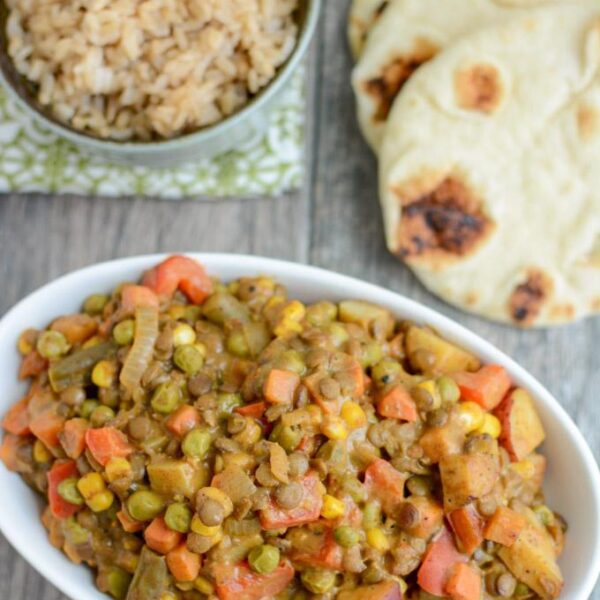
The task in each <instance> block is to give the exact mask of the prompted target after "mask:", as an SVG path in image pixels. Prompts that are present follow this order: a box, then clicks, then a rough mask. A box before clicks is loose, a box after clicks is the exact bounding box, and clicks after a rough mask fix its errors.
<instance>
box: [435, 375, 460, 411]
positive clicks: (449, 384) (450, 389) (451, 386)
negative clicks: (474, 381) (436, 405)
mask: <svg viewBox="0 0 600 600" xmlns="http://www.w3.org/2000/svg"><path fill="white" fill-rule="evenodd" d="M437 387H438V391H439V392H440V396H441V398H442V402H443V403H444V404H456V402H458V401H459V399H460V389H459V387H458V385H457V384H456V382H455V381H454V379H452V378H451V377H448V376H447V375H444V376H443V377H440V378H439V379H438V380H437Z"/></svg>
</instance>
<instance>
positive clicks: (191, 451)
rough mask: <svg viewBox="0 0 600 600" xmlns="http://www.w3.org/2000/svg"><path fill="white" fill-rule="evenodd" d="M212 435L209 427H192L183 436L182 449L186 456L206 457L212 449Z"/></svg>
mask: <svg viewBox="0 0 600 600" xmlns="http://www.w3.org/2000/svg"><path fill="white" fill-rule="evenodd" d="M211 437H212V436H211V435H210V431H208V430H207V429H202V428H197V429H192V431H190V432H188V433H187V434H186V436H185V437H184V438H183V442H181V450H182V452H183V453H184V454H185V455H186V456H191V457H195V458H204V457H205V456H206V453H207V452H208V450H209V449H210V444H211Z"/></svg>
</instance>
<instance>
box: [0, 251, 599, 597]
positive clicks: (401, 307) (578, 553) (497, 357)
mask: <svg viewBox="0 0 600 600" xmlns="http://www.w3.org/2000/svg"><path fill="white" fill-rule="evenodd" d="M188 255H189V256H192V257H193V258H196V259H197V260H199V261H201V262H202V263H203V264H204V265H205V266H206V267H207V270H208V272H209V273H210V274H212V275H217V276H219V277H221V278H222V279H223V280H229V279H233V278H236V277H241V276H251V275H256V274H268V275H272V276H273V277H275V278H276V279H277V280H278V281H280V282H282V283H283V284H285V285H286V286H287V287H288V290H289V292H290V295H292V296H296V297H298V298H301V299H303V300H305V301H308V302H310V301H314V300H318V299H324V298H327V299H331V300H341V299H345V298H356V299H363V300H368V301H370V302H375V303H377V304H381V305H383V306H386V307H387V308H389V309H390V310H391V311H392V312H393V313H394V314H395V315H397V316H399V317H403V318H406V319H410V320H412V321H416V322H418V323H424V324H427V325H430V326H432V327H434V328H435V329H436V330H438V331H439V332H440V333H441V334H443V335H444V336H445V337H446V338H448V339H449V340H451V341H454V342H456V343H458V344H460V345H461V346H463V347H465V348H466V349H468V350H470V351H471V352H474V353H475V354H477V355H478V356H479V357H480V358H481V359H482V360H483V361H485V362H494V363H498V364H501V365H504V366H505V367H506V368H507V369H508V371H509V372H510V374H511V377H512V378H513V380H514V381H515V382H516V383H517V384H518V385H520V386H523V387H525V388H526V389H528V390H529V391H530V392H531V394H532V395H533V397H534V398H535V400H536V404H537V408H538V410H539V413H540V416H541V418H542V421H543V423H544V427H545V429H546V434H547V439H546V442H545V444H544V446H543V453H544V454H545V455H546V457H547V458H548V470H547V475H546V481H545V485H544V489H545V491H546V495H547V498H548V503H549V505H550V506H551V507H552V508H553V509H554V510H557V511H558V512H560V513H561V514H562V515H563V516H564V517H565V519H566V520H567V522H568V524H569V531H568V533H567V541H566V546H565V551H564V553H563V555H562V557H561V559H560V565H561V568H562V570H563V574H564V576H565V587H564V590H563V593H562V594H561V596H560V598H561V600H587V599H588V598H589V597H590V595H591V593H592V589H593V587H594V584H595V582H596V579H597V577H598V574H599V572H600V473H599V471H598V466H597V464H596V462H595V460H594V457H593V456H592V453H591V451H590V449H589V447H588V446H587V444H586V442H585V441H584V439H583V437H582V435H581V433H580V432H579V430H578V429H577V427H576V426H575V424H574V423H573V421H572V420H571V419H570V417H569V416H568V415H567V413H566V412H565V411H564V410H563V408H562V407H561V406H560V404H559V403H558V401H557V400H556V399H554V398H553V397H552V396H551V395H550V393H549V392H548V391H547V390H546V389H545V388H544V387H543V386H542V385H541V384H540V383H539V382H538V381H536V379H534V378H533V377H532V376H531V375H529V374H528V373H527V372H526V371H525V370H524V369H523V368H522V367H520V366H519V365H518V364H516V363H515V362H514V361H513V360H511V359H510V358H508V357H507V356H506V355H505V354H503V353H502V352H500V351H499V350H498V349H496V348H495V347H494V346H492V345H491V344H490V343H488V342H486V341H485V340H483V339H482V338H480V337H478V336H477V335H475V334H474V333H471V332H470V331H468V330H467V329H465V328H464V327H462V326H460V325H458V324H457V323H454V322H453V321H451V320H450V319H448V318H446V317H444V316H442V315H441V314H439V313H437V312H435V311H433V310H431V309H429V308H427V307H425V306H423V305H421V304H418V303H416V302H414V301H412V300H409V299H407V298H405V297H403V296H400V295H398V294H395V293H393V292H390V291H388V290H385V289H383V288H380V287H377V286H374V285H371V284H368V283H365V282H362V281H359V280H357V279H352V278H350V277H345V276H343V275H338V274H336V273H332V272H330V271H324V270H322V269H316V268H314V267H307V266H304V265H299V264H294V263H289V262H283V261H278V260H271V259H266V258H259V257H254V256H239V255H231V254H229V255H228V254H188ZM164 256H165V255H153V256H140V257H134V258H125V259H121V260H115V261H111V262H106V263H101V264H97V265H94V266H91V267H87V268H85V269H82V270H79V271H75V272H73V273H70V274H68V275H65V276H63V277H61V278H59V279H57V280H55V281H53V282H52V283H49V284H47V285H45V286H44V287H42V288H40V289H39V290H37V291H36V292H34V293H32V294H31V295H29V296H28V297H27V298H25V299H24V300H22V301H21V302H19V303H18V304H17V305H16V306H15V307H14V308H12V309H11V310H10V311H9V312H8V313H7V314H6V315H5V316H4V317H3V319H2V320H1V321H0V390H1V392H2V393H1V394H0V415H2V414H4V413H5V412H6V410H7V409H8V408H9V406H10V405H11V404H13V403H14V402H15V401H16V400H18V399H19V398H20V397H21V395H22V394H23V393H24V392H25V390H26V387H27V384H26V383H23V382H19V381H18V380H17V370H18V367H19V362H20V357H19V355H18V353H17V350H16V341H17V337H18V336H19V334H20V332H21V331H22V330H23V329H26V328H27V327H38V328H43V327H45V326H46V325H47V324H48V323H49V322H50V321H51V320H52V319H53V318H55V317H57V316H59V315H62V314H66V313H70V312H77V311H78V310H79V309H80V307H81V303H82V301H83V299H84V298H85V297H86V296H87V295H89V294H91V293H94V292H102V291H108V290H110V289H111V288H113V287H114V286H116V285H117V284H119V283H121V282H122V281H126V280H137V279H138V278H139V277H140V275H141V272H142V271H143V270H145V269H147V268H149V267H151V266H153V265H155V264H156V263H157V262H159V261H160V260H162V259H163V258H164ZM524 335H526V334H524ZM0 490H1V491H2V496H1V497H2V500H1V502H0V530H1V531H2V532H3V533H4V535H5V536H6V538H7V539H8V541H9V542H10V543H11V544H12V545H13V546H14V548H15V549H16V550H17V551H18V552H19V553H20V554H21V555H22V556H23V557H24V558H25V559H26V560H27V561H28V562H29V563H30V564H31V565H32V566H33V567H34V568H35V569H36V570H37V571H39V572H40V573H41V574H42V575H43V576H44V577H46V579H48V580H49V581H51V582H52V583H53V584H54V585H55V586H56V587H57V588H59V589H60V590H61V591H62V592H64V593H65V594H67V595H68V596H71V597H72V598H74V599H76V600H106V599H107V596H105V595H104V594H101V593H100V592H99V591H97V590H96V588H95V586H94V583H93V580H92V576H91V573H90V571H89V569H87V568H85V567H83V566H76V565H74V564H72V563H71V562H70V561H69V560H68V559H67V558H66V557H65V556H64V555H63V554H62V553H61V552H60V551H58V550H56V549H55V548H53V547H52V546H51V545H50V543H49V542H48V538H47V535H46V531H45V530H44V528H43V526H42V525H41V523H40V519H39V513H40V507H41V501H40V499H39V497H37V496H36V495H35V494H34V492H32V491H31V489H30V488H29V487H28V486H27V485H26V484H25V483H24V482H23V481H22V480H21V478H20V477H19V476H18V475H16V474H14V473H10V472H9V471H7V470H6V468H5V467H4V465H2V466H0ZM28 600H37V599H34V598H30V599H28Z"/></svg>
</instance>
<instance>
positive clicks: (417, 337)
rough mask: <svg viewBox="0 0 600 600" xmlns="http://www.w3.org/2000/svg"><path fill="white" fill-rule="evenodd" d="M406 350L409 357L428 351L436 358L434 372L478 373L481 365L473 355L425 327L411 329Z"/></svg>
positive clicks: (408, 333)
mask: <svg viewBox="0 0 600 600" xmlns="http://www.w3.org/2000/svg"><path fill="white" fill-rule="evenodd" d="M406 349H407V351H408V354H409V356H410V355H412V354H414V353H415V352H417V351H418V350H427V351H428V352H431V355H432V356H433V357H434V358H435V362H434V364H433V367H432V371H434V372H438V373H455V372H456V371H477V369H479V367H480V365H481V363H480V362H479V359H478V358H477V357H476V356H474V355H473V354H471V353H469V352H467V351H466V350H463V349H462V348H459V347H458V346H455V345H454V344H451V343H450V342H448V341H446V340H444V339H442V338H441V337H440V336H439V335H436V334H435V333H433V331H431V330H429V329H425V328H424V327H416V326H415V325H413V326H411V327H409V329H408V332H407V334H406Z"/></svg>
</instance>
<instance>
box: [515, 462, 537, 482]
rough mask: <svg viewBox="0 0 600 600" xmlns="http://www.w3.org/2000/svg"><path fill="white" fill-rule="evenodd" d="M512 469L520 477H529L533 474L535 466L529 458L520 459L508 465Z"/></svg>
mask: <svg viewBox="0 0 600 600" xmlns="http://www.w3.org/2000/svg"><path fill="white" fill-rule="evenodd" d="M510 468H511V470H512V471H514V472H515V473H516V474H517V475H518V476H519V477H521V479H531V478H532V477H533V476H534V475H535V467H534V466H533V463H532V462H531V461H530V460H521V461H519V462H516V463H512V464H511V465H510Z"/></svg>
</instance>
